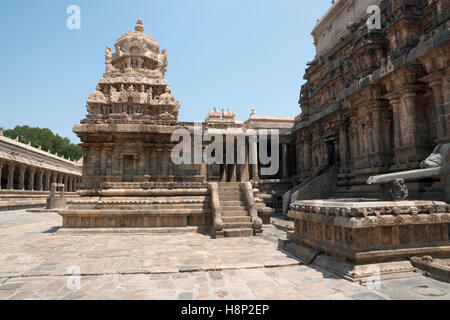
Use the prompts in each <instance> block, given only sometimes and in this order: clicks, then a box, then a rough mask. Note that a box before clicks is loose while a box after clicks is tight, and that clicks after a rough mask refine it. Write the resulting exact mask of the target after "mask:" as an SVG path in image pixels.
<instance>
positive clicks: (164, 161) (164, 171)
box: [161, 148, 169, 177]
mask: <svg viewBox="0 0 450 320" xmlns="http://www.w3.org/2000/svg"><path fill="white" fill-rule="evenodd" d="M161 153H162V154H161V157H162V158H161V176H163V177H167V176H168V175H169V168H168V164H169V152H168V149H167V148H164V149H162V150H161Z"/></svg>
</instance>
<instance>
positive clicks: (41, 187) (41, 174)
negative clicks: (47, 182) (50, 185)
mask: <svg viewBox="0 0 450 320" xmlns="http://www.w3.org/2000/svg"><path fill="white" fill-rule="evenodd" d="M37 187H38V191H43V190H44V170H43V169H39V171H38V182H37Z"/></svg>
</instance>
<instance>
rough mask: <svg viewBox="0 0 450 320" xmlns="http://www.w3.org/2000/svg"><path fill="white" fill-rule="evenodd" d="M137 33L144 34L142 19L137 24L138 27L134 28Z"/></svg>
mask: <svg viewBox="0 0 450 320" xmlns="http://www.w3.org/2000/svg"><path fill="white" fill-rule="evenodd" d="M134 30H135V31H136V32H144V25H143V24H142V19H139V20H138V21H137V23H136V27H134Z"/></svg>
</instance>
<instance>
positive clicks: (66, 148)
mask: <svg viewBox="0 0 450 320" xmlns="http://www.w3.org/2000/svg"><path fill="white" fill-rule="evenodd" d="M0 130H3V128H0ZM3 135H4V136H5V137H8V138H11V139H15V138H17V137H19V141H20V142H22V143H29V142H31V145H32V146H33V147H35V148H37V147H39V146H41V148H42V150H45V151H47V150H50V152H51V153H53V154H55V153H58V155H59V156H64V157H65V158H66V159H72V160H75V161H76V160H79V159H80V158H81V157H82V156H83V153H82V151H81V148H80V146H78V145H76V144H73V143H70V140H69V138H62V137H60V136H59V135H58V134H54V133H53V132H52V131H51V130H50V129H47V128H45V129H42V128H31V127H29V126H16V127H15V128H14V129H9V130H3Z"/></svg>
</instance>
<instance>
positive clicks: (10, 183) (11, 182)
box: [6, 162, 16, 190]
mask: <svg viewBox="0 0 450 320" xmlns="http://www.w3.org/2000/svg"><path fill="white" fill-rule="evenodd" d="M15 170H16V165H15V164H14V163H11V162H10V163H8V183H7V185H6V189H8V190H12V189H14V171H15Z"/></svg>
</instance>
